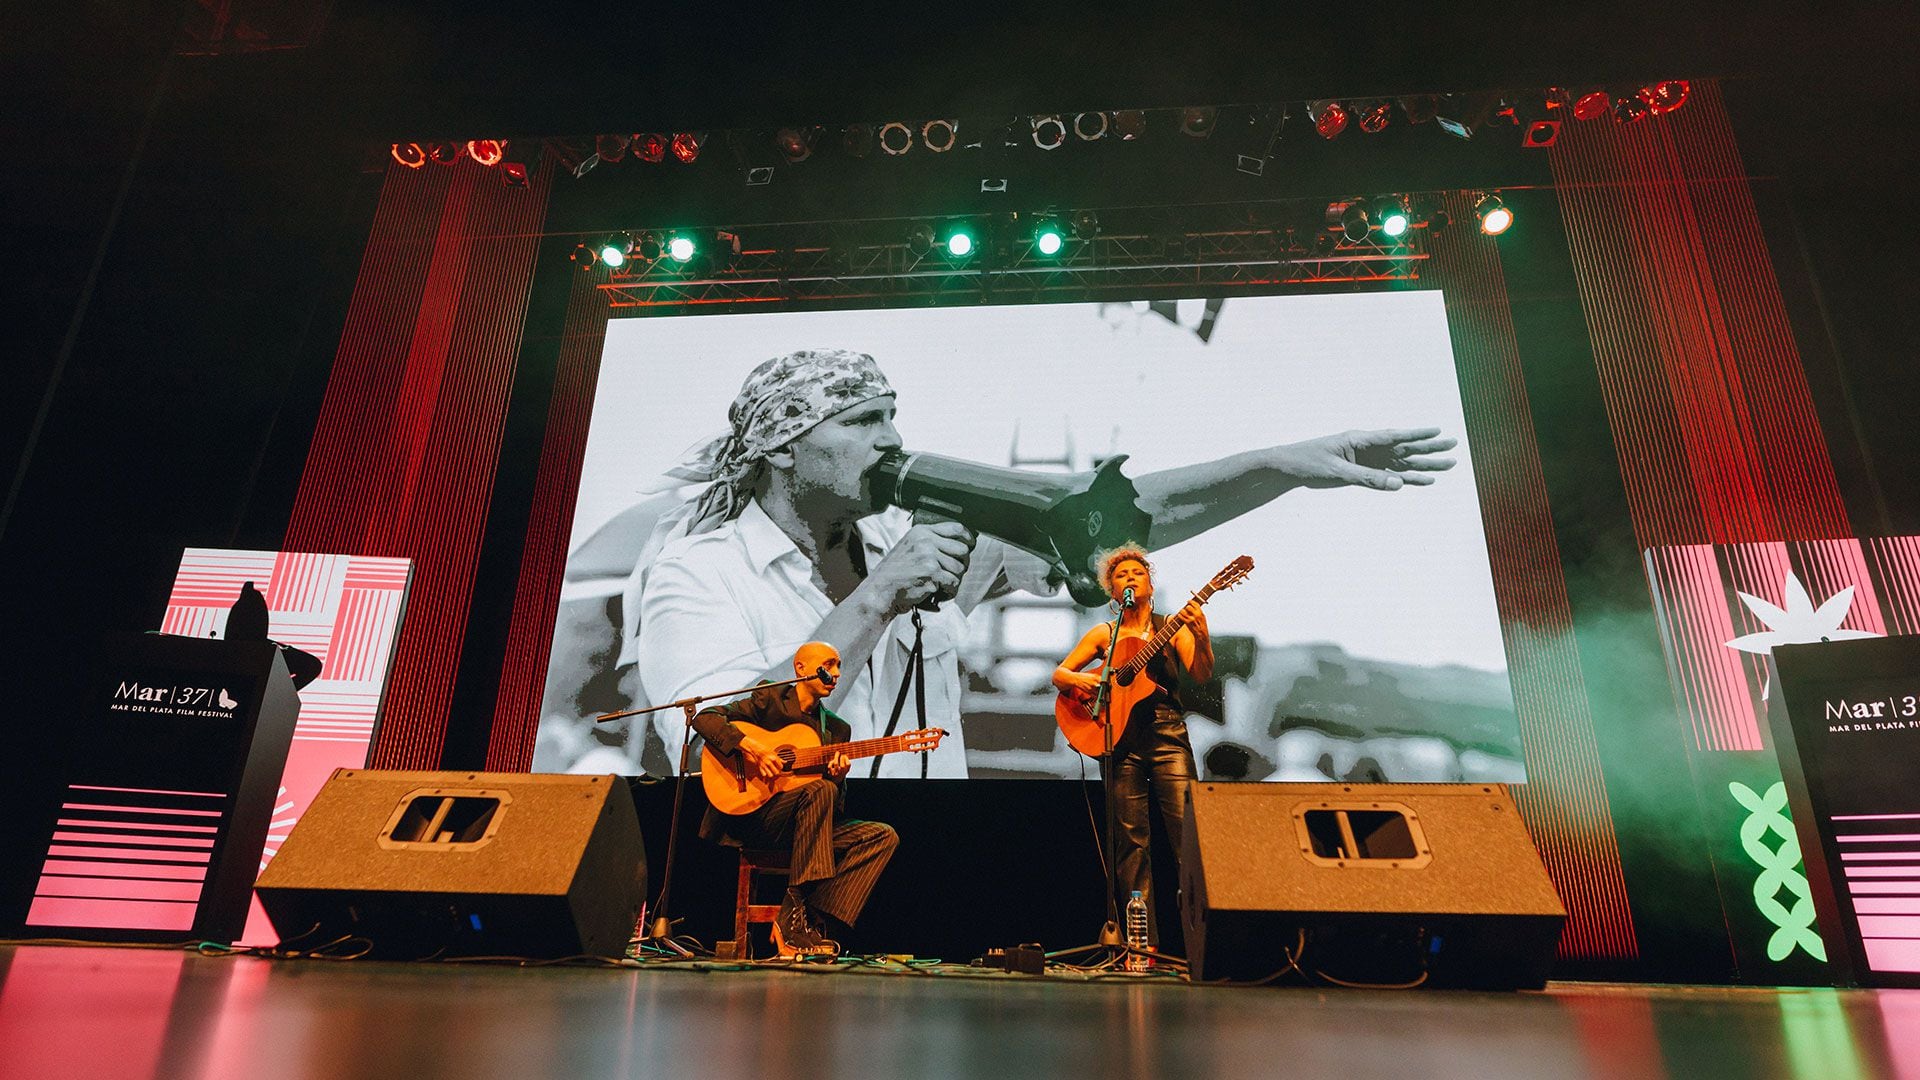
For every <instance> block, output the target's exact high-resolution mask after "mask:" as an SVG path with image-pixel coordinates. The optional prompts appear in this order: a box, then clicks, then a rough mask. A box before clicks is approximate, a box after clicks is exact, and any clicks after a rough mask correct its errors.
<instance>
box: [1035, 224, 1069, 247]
mask: <svg viewBox="0 0 1920 1080" xmlns="http://www.w3.org/2000/svg"><path fill="white" fill-rule="evenodd" d="M1066 245H1067V235H1066V231H1065V230H1064V229H1062V228H1061V227H1060V223H1059V222H1057V221H1052V220H1048V221H1042V222H1041V223H1040V224H1039V225H1037V226H1035V227H1034V230H1033V250H1035V251H1037V252H1039V253H1040V254H1042V255H1058V254H1060V249H1061V248H1063V247H1065V246H1066Z"/></svg>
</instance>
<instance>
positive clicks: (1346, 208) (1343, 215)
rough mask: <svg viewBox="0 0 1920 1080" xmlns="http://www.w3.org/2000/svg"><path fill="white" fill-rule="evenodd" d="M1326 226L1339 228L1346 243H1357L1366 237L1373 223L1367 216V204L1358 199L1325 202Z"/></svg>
mask: <svg viewBox="0 0 1920 1080" xmlns="http://www.w3.org/2000/svg"><path fill="white" fill-rule="evenodd" d="M1327 227H1328V228H1331V229H1339V230H1340V235H1341V236H1343V237H1345V238H1346V241H1347V243H1349V244H1357V243H1359V242H1360V241H1362V240H1365V239H1366V238H1367V233H1368V232H1369V231H1370V230H1371V229H1372V228H1373V223H1372V222H1371V221H1369V220H1368V218H1367V204H1366V203H1364V202H1362V201H1361V200H1359V199H1349V200H1348V201H1346V202H1337V203H1328V204H1327Z"/></svg>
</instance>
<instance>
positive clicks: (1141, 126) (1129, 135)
mask: <svg viewBox="0 0 1920 1080" xmlns="http://www.w3.org/2000/svg"><path fill="white" fill-rule="evenodd" d="M1113 131H1114V134H1116V135H1118V136H1120V138H1121V139H1122V140H1123V141H1126V142H1132V141H1133V140H1134V139H1137V138H1139V137H1140V136H1142V135H1145V134H1146V133H1147V114H1146V113H1144V112H1142V111H1140V110H1139V109H1121V110H1120V111H1119V112H1117V113H1114V114H1113Z"/></svg>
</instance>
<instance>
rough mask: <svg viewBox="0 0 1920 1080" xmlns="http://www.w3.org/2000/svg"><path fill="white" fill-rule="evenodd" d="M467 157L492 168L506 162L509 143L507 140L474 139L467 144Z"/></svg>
mask: <svg viewBox="0 0 1920 1080" xmlns="http://www.w3.org/2000/svg"><path fill="white" fill-rule="evenodd" d="M467 156H468V157H470V158H472V159H473V160H475V161H477V162H479V163H480V164H482V165H485V166H487V167H488V168H492V167H493V166H495V165H498V164H500V163H501V162H502V161H504V160H506V157H507V142H506V140H505V139H473V140H471V141H469V142H468V143H467Z"/></svg>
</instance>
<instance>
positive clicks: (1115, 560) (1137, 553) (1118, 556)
mask: <svg viewBox="0 0 1920 1080" xmlns="http://www.w3.org/2000/svg"><path fill="white" fill-rule="evenodd" d="M1129 560H1131V561H1133V562H1137V563H1139V564H1140V565H1141V566H1144V567H1146V568H1147V573H1148V575H1149V576H1151V575H1152V573H1153V563H1152V561H1151V560H1149V559H1148V558H1147V549H1146V548H1143V547H1141V546H1140V545H1139V544H1133V543H1127V544H1121V545H1120V546H1119V547H1117V548H1113V549H1111V550H1109V551H1103V552H1101V553H1100V587H1101V588H1103V589H1106V590H1108V591H1109V592H1111V591H1112V589H1113V571H1114V568H1115V567H1117V566H1119V565H1120V564H1121V563H1123V562H1127V561H1129Z"/></svg>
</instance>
